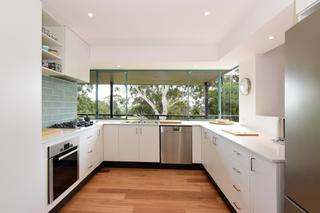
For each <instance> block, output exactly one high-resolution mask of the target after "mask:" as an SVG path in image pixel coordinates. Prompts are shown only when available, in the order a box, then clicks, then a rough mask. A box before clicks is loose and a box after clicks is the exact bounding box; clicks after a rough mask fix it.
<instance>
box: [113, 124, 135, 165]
mask: <svg viewBox="0 0 320 213" xmlns="http://www.w3.org/2000/svg"><path fill="white" fill-rule="evenodd" d="M139 129H140V126H138V125H123V126H119V141H118V146H119V149H118V152H119V153H118V154H119V155H118V159H119V161H132V162H137V161H139V160H140V159H139V150H140V143H139V140H140V139H139V136H140V132H139Z"/></svg>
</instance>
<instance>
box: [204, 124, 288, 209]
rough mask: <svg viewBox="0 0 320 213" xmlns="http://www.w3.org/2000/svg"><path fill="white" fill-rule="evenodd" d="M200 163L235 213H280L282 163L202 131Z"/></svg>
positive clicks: (212, 133)
mask: <svg viewBox="0 0 320 213" xmlns="http://www.w3.org/2000/svg"><path fill="white" fill-rule="evenodd" d="M201 148H202V149H201V152H202V153H201V154H202V160H201V162H202V164H203V166H204V167H205V169H206V170H207V172H208V173H209V174H210V176H211V177H212V178H213V179H214V181H215V182H216V184H217V185H218V186H219V188H220V189H221V190H222V192H223V193H224V195H225V196H226V197H227V199H228V200H229V202H230V203H231V205H232V206H233V207H234V209H235V210H236V211H237V212H244V213H280V212H282V211H283V210H282V209H283V207H282V195H283V190H282V188H281V186H283V183H282V180H283V164H277V163H272V162H269V161H267V160H265V159H263V158H261V157H259V156H257V155H255V154H253V153H251V152H249V151H248V150H246V149H244V148H242V147H240V146H239V145H237V144H235V143H233V142H231V141H228V140H227V139H224V138H223V137H221V136H219V135H218V134H216V133H214V132H211V131H209V130H207V129H205V128H203V130H202V145H201Z"/></svg>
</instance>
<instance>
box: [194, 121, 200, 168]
mask: <svg viewBox="0 0 320 213" xmlns="http://www.w3.org/2000/svg"><path fill="white" fill-rule="evenodd" d="M201 140H202V138H201V127H199V126H194V127H192V163H201Z"/></svg>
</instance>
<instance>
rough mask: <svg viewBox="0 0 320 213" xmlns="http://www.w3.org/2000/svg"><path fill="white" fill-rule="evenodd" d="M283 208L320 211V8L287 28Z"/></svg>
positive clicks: (297, 211)
mask: <svg viewBox="0 0 320 213" xmlns="http://www.w3.org/2000/svg"><path fill="white" fill-rule="evenodd" d="M286 57H287V65H286V70H285V117H286V127H285V133H286V136H285V137H286V139H285V140H286V147H285V151H286V166H285V196H286V197H285V212H286V213H301V212H312V213H313V212H314V213H317V212H320V11H316V12H314V13H313V14H311V15H310V16H308V17H307V18H305V19H304V20H302V21H301V22H299V23H298V24H297V25H295V26H294V27H293V28H291V29H290V30H288V31H287V32H286Z"/></svg>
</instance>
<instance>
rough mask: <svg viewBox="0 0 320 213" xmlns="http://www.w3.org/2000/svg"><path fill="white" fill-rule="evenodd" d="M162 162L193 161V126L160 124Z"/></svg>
mask: <svg viewBox="0 0 320 213" xmlns="http://www.w3.org/2000/svg"><path fill="white" fill-rule="evenodd" d="M160 132H161V136H160V140H161V143H160V144H161V145H160V146H161V147H160V149H161V153H160V154H161V163H164V164H191V163H192V127H191V126H160Z"/></svg>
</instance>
